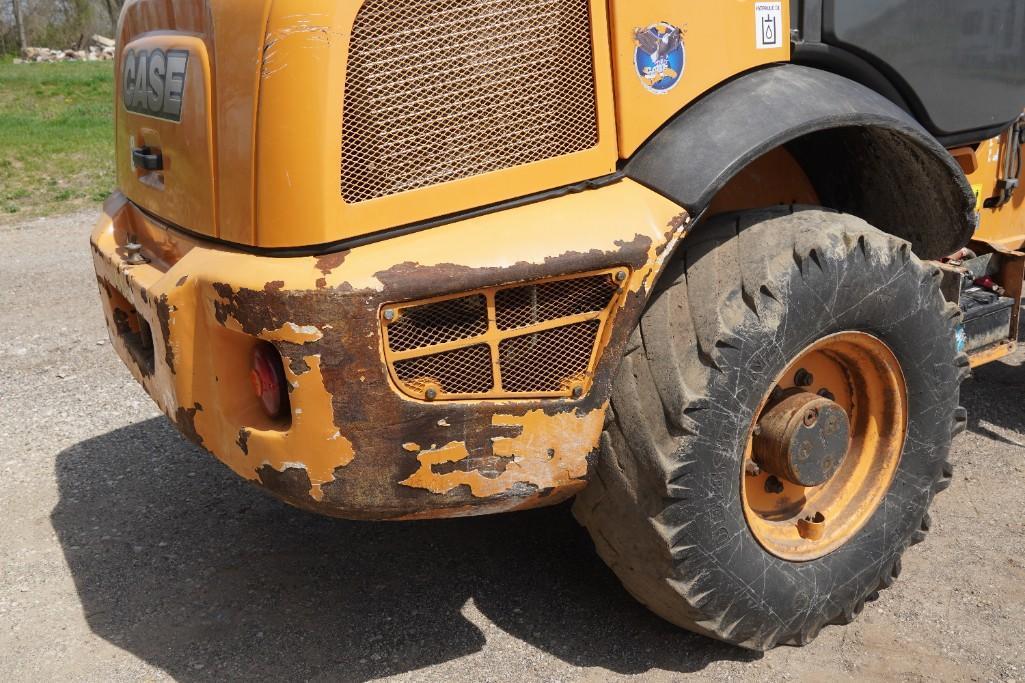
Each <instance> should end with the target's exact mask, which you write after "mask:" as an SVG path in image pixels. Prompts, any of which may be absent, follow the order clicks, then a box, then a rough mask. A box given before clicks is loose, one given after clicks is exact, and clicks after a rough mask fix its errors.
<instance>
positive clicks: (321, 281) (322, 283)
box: [317, 277, 327, 289]
mask: <svg viewBox="0 0 1025 683" xmlns="http://www.w3.org/2000/svg"><path fill="white" fill-rule="evenodd" d="M317 289H327V278H326V277H318V278H317Z"/></svg>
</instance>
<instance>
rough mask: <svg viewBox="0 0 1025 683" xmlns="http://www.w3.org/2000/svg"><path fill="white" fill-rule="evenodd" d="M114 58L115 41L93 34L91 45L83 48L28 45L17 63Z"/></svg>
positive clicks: (101, 60) (100, 60) (105, 59)
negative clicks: (53, 47)
mask: <svg viewBox="0 0 1025 683" xmlns="http://www.w3.org/2000/svg"><path fill="white" fill-rule="evenodd" d="M111 59H114V41H113V40H111V39H110V38H104V37H103V36H93V37H92V38H91V39H90V40H89V45H88V46H87V47H85V48H84V49H81V50H54V49H51V48H48V47H26V48H23V49H22V51H21V59H15V60H14V63H15V64H36V63H41V62H105V61H108V60H111Z"/></svg>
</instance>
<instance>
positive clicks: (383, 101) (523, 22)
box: [342, 0, 598, 204]
mask: <svg viewBox="0 0 1025 683" xmlns="http://www.w3.org/2000/svg"><path fill="white" fill-rule="evenodd" d="M593 69H594V67H593V59H592V47H591V21H590V8H589V2H588V0H408V1H405V2H396V0H367V2H366V3H365V4H364V5H363V7H362V8H361V9H360V11H359V14H358V16H357V18H356V22H355V24H354V26H353V31H352V36H351V42H350V47H349V62H348V71H347V75H346V83H345V112H344V123H343V130H342V197H343V198H344V199H345V201H346V202H348V203H350V204H353V203H358V202H363V201H367V200H370V199H376V198H378V197H385V196H388V195H393V194H396V193H399V192H404V191H408V190H416V189H420V188H425V187H430V186H433V185H437V184H440V183H444V182H448V181H452V180H459V179H462V178H468V177H471V176H476V175H481V174H483V173H489V172H492V171H499V170H502V169H507V168H512V167H514V166H519V165H522V164H527V163H531V162H535V161H541V160H544V159H551V158H555V157H558V156H562V155H565V154H571V153H573V152H579V151H582V150H585V149H589V148H592V147H594V146H596V145H597V144H598V124H597V108H596V100H595V85H594V77H593Z"/></svg>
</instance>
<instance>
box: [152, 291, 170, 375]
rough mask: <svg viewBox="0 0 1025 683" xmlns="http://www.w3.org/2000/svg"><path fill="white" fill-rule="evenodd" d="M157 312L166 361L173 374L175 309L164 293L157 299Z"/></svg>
mask: <svg viewBox="0 0 1025 683" xmlns="http://www.w3.org/2000/svg"><path fill="white" fill-rule="evenodd" d="M154 308H155V309H156V313H157V323H158V324H159V325H160V336H161V337H162V338H163V340H164V363H165V364H166V365H167V369H168V370H170V371H171V374H172V375H173V374H175V370H174V346H173V345H172V344H171V313H172V312H173V311H174V310H175V309H174V307H173V306H171V304H170V303H169V302H168V299H167V295H166V294H163V295H161V297H160V298H159V299H157V301H156V304H155V306H154Z"/></svg>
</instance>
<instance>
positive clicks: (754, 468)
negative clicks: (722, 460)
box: [744, 460, 762, 477]
mask: <svg viewBox="0 0 1025 683" xmlns="http://www.w3.org/2000/svg"><path fill="white" fill-rule="evenodd" d="M744 473H745V474H747V476H749V477H757V476H758V475H759V474H761V473H762V468H761V467H759V466H758V463H756V462H755V461H754V460H748V461H747V462H746V463H744Z"/></svg>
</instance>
